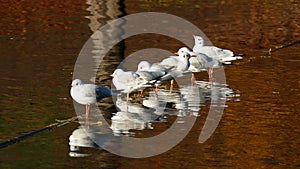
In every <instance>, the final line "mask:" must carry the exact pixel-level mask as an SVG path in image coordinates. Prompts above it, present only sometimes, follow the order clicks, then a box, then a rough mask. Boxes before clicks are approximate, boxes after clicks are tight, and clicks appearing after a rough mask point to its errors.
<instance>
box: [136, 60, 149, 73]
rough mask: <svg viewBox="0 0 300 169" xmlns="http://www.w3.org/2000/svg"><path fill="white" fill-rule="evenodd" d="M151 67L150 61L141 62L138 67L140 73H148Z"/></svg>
mask: <svg viewBox="0 0 300 169" xmlns="http://www.w3.org/2000/svg"><path fill="white" fill-rule="evenodd" d="M150 67H151V63H149V62H148V61H141V62H140V63H139V65H138V69H137V70H138V71H147V70H149V69H150Z"/></svg>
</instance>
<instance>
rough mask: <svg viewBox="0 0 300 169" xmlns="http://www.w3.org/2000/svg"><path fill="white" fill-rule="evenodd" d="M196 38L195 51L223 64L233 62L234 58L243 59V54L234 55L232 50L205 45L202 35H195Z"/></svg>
mask: <svg viewBox="0 0 300 169" xmlns="http://www.w3.org/2000/svg"><path fill="white" fill-rule="evenodd" d="M194 39H195V46H194V47H193V52H196V53H203V54H205V55H207V56H208V57H211V58H213V59H216V60H218V61H220V62H222V63H223V64H231V61H233V60H237V59H243V57H241V56H237V55H234V54H233V52H232V51H231V50H228V49H222V48H218V47H216V46H205V45H204V39H203V38H202V37H201V36H197V35H194Z"/></svg>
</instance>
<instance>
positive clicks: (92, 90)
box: [70, 79, 112, 119]
mask: <svg viewBox="0 0 300 169" xmlns="http://www.w3.org/2000/svg"><path fill="white" fill-rule="evenodd" d="M70 94H71V96H72V98H73V99H74V100H75V101H76V102H77V103H79V104H83V105H86V107H85V108H86V119H88V116H89V112H90V105H91V104H95V103H96V102H99V101H100V100H101V99H103V98H106V97H110V96H112V91H111V90H110V89H109V88H108V87H107V86H105V87H103V86H98V85H95V84H88V83H84V82H82V81H81V80H79V79H75V80H73V81H72V87H71V90H70Z"/></svg>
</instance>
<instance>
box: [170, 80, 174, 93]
mask: <svg viewBox="0 0 300 169" xmlns="http://www.w3.org/2000/svg"><path fill="white" fill-rule="evenodd" d="M173 84H174V79H172V80H171V86H170V92H172V91H173Z"/></svg>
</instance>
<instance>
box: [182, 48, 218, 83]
mask: <svg viewBox="0 0 300 169" xmlns="http://www.w3.org/2000/svg"><path fill="white" fill-rule="evenodd" d="M182 50H183V51H185V52H187V53H189V54H190V55H191V56H194V57H191V58H190V59H189V62H190V67H189V69H188V70H189V71H191V72H192V84H194V82H195V76H194V72H201V71H207V72H208V75H209V81H212V75H213V69H214V68H220V67H221V66H222V63H221V62H220V61H218V60H216V59H213V58H211V57H208V56H207V55H206V54H203V53H196V52H192V51H191V50H190V49H188V48H187V47H182Z"/></svg>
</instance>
